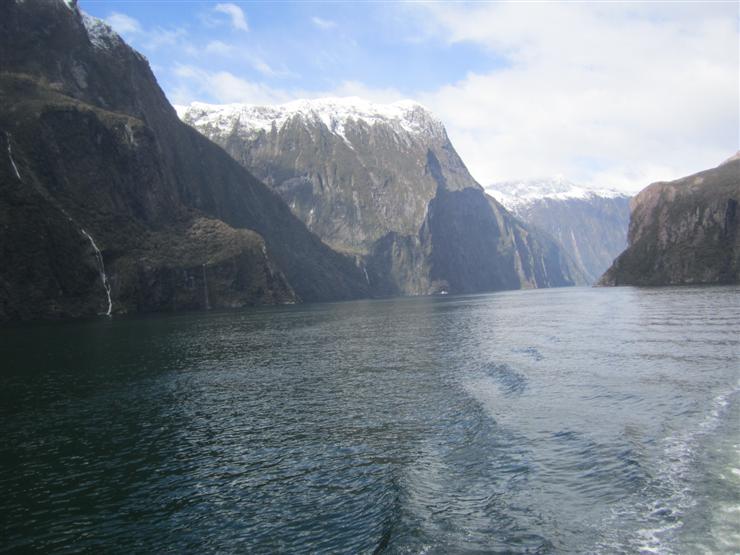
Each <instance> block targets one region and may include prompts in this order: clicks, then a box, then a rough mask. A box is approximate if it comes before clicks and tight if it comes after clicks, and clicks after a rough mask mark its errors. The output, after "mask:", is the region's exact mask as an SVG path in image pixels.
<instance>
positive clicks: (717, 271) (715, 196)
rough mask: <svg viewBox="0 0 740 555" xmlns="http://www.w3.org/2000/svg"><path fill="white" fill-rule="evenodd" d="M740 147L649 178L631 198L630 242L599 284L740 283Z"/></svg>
mask: <svg viewBox="0 0 740 555" xmlns="http://www.w3.org/2000/svg"><path fill="white" fill-rule="evenodd" d="M739 202H740V153H738V154H737V155H735V156H733V157H732V158H730V159H729V160H727V161H726V162H725V163H723V164H721V165H720V166H718V167H716V168H713V169H710V170H706V171H703V172H700V173H697V174H694V175H690V176H688V177H684V178H682V179H678V180H676V181H671V182H659V183H653V184H652V185H650V186H648V187H647V188H645V189H643V190H642V191H641V192H640V193H639V194H638V195H637V196H635V197H634V198H633V199H632V202H631V211H632V213H631V217H630V227H629V237H628V240H629V246H628V247H627V250H625V251H624V252H623V253H622V254H621V255H620V256H619V257H618V258H617V259H616V260H615V261H614V264H613V265H612V267H611V268H609V270H608V271H607V272H606V273H605V274H604V275H603V276H602V278H601V280H600V284H601V285H684V284H720V283H740V231H739V230H738V226H739V224H738V220H739V219H740V210H738V203H739Z"/></svg>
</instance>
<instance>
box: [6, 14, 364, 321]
mask: <svg viewBox="0 0 740 555" xmlns="http://www.w3.org/2000/svg"><path fill="white" fill-rule="evenodd" d="M0 68H1V70H2V71H1V73H0V229H1V230H2V233H0V261H2V263H1V264H0V321H2V320H14V319H31V318H64V317H81V316H90V315H94V314H98V313H101V312H102V313H105V312H106V311H107V308H108V296H107V291H106V288H107V287H109V288H110V293H111V297H112V305H113V312H114V313H121V312H132V311H152V310H172V309H199V308H208V307H214V308H216V307H231V306H244V305H248V304H256V303H282V302H296V301H299V300H329V299H346V298H355V297H359V296H364V295H367V293H368V290H367V284H366V281H365V278H364V275H363V273H362V271H361V269H360V268H358V267H357V266H356V265H355V263H354V261H353V260H352V259H351V258H349V257H346V256H343V255H340V254H338V253H336V252H334V251H332V250H331V249H330V248H328V247H327V246H326V245H325V244H323V243H322V242H321V240H320V239H319V238H318V237H316V236H315V235H313V234H312V233H310V232H309V231H308V230H307V229H306V227H305V226H304V225H303V224H302V223H301V222H300V221H299V220H298V219H297V218H295V217H294V216H293V214H292V213H291V212H290V210H289V209H288V207H287V206H285V204H284V203H283V202H282V200H281V199H280V198H279V197H278V196H277V195H275V194H274V193H273V192H272V191H270V190H269V189H268V188H267V187H265V186H264V185H263V184H262V183H260V182H259V181H258V180H257V179H256V178H254V177H253V176H252V175H251V174H250V173H248V172H247V171H246V170H244V168H242V167H241V166H240V165H239V164H237V163H235V162H234V161H233V160H232V159H231V158H230V157H229V156H228V155H227V154H226V153H225V152H224V151H223V150H221V149H220V148H219V147H217V146H216V145H214V144H213V143H211V142H210V141H208V140H207V139H205V138H204V137H202V136H201V135H200V134H198V133H197V132H196V131H194V130H193V129H191V128H190V127H188V126H187V125H184V124H183V123H181V122H180V121H179V119H178V118H177V115H176V113H175V111H174V109H173V108H172V107H171V106H170V105H169V103H168V102H167V100H166V98H165V96H164V94H163V93H162V91H161V90H160V89H159V87H158V85H157V83H156V80H155V78H154V76H153V75H152V73H151V70H150V68H149V66H148V63H147V62H146V60H145V59H144V58H143V57H142V56H141V55H140V54H138V53H137V52H135V51H134V50H132V49H131V48H129V47H128V46H127V45H126V44H125V43H124V42H123V41H122V40H121V39H120V37H118V35H116V34H115V33H113V32H112V31H111V30H110V29H109V28H108V27H107V26H105V25H104V24H102V23H100V22H98V21H96V20H92V19H89V18H86V19H84V21H83V16H82V15H81V14H80V13H79V11H78V10H77V9H76V8H75V7H69V6H68V4H67V3H66V2H64V1H62V0H35V1H33V2H30V1H29V2H16V1H13V0H10V1H8V2H3V3H1V4H0ZM103 273H104V275H105V279H104V278H103V277H102V276H103Z"/></svg>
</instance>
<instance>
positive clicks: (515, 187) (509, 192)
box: [486, 175, 629, 210]
mask: <svg viewBox="0 0 740 555" xmlns="http://www.w3.org/2000/svg"><path fill="white" fill-rule="evenodd" d="M486 190H487V192H488V194H490V195H491V196H492V197H494V198H495V199H496V200H497V201H499V202H500V203H501V204H503V205H504V206H505V207H506V208H507V209H509V210H515V209H516V208H519V207H522V206H526V205H527V204H530V203H532V202H534V201H537V200H541V199H553V200H567V199H589V198H594V197H602V198H616V197H620V196H629V195H626V194H625V193H622V192H620V191H616V190H614V189H590V188H586V187H582V186H580V185H576V184H575V183H573V182H571V181H568V180H567V179H565V177H563V176H562V175H557V176H555V177H553V178H550V179H531V180H522V181H504V182H501V183H494V184H493V185H491V186H490V187H487V189H486Z"/></svg>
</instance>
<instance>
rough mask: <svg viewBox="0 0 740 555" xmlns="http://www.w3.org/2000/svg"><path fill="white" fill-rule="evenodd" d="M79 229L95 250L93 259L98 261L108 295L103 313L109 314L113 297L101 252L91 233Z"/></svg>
mask: <svg viewBox="0 0 740 555" xmlns="http://www.w3.org/2000/svg"><path fill="white" fill-rule="evenodd" d="M80 231H81V232H82V234H83V235H84V236H85V237H87V239H88V241H90V244H91V245H92V248H93V250H94V251H95V259H96V260H97V262H98V270H99V271H100V280H101V281H102V282H103V288H104V289H105V294H106V296H107V297H108V310H107V311H106V313H105V315H106V316H110V315H111V312H113V299H112V298H111V296H110V282H109V281H108V276H107V275H106V273H105V264H104V263H103V254H102V253H101V252H100V249H99V248H98V245H96V244H95V239H93V238H92V235H90V234H89V233H88V232H87V231H85V230H84V229H83V228H80Z"/></svg>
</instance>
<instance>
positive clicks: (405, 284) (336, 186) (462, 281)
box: [178, 98, 585, 294]
mask: <svg viewBox="0 0 740 555" xmlns="http://www.w3.org/2000/svg"><path fill="white" fill-rule="evenodd" d="M178 113H179V114H180V116H181V118H182V119H183V120H184V121H185V122H187V123H189V124H191V125H192V126H193V127H195V128H196V129H198V130H199V131H201V132H202V133H203V134H205V135H206V136H207V137H209V138H211V139H212V140H213V141H214V142H216V143H217V144H219V145H220V146H222V147H223V148H224V149H225V150H226V151H227V152H228V153H229V154H231V155H232V157H234V159H236V160H237V161H239V162H240V163H241V164H242V165H243V166H244V167H246V168H248V169H250V171H252V172H254V173H255V175H256V176H257V177H259V178H260V179H262V180H264V182H265V183H267V184H268V185H269V186H270V187H272V188H273V190H274V191H276V192H277V193H278V194H280V195H281V196H282V197H283V199H284V200H285V201H286V202H287V203H288V205H289V206H290V207H291V209H292V210H293V213H294V214H295V215H296V216H298V217H299V218H300V219H301V220H303V222H305V223H306V225H307V226H308V227H309V229H311V230H312V231H314V232H315V233H317V234H318V235H319V236H320V237H321V238H322V239H323V240H324V241H325V242H326V243H327V244H329V245H331V246H332V247H333V248H335V249H337V250H340V251H343V252H347V253H350V254H352V255H354V256H355V257H356V260H357V264H358V266H360V267H361V268H362V269H363V270H364V271H365V272H366V276H367V281H368V283H369V285H370V287H371V289H372V291H373V292H374V293H375V294H427V293H435V292H440V291H448V292H476V291H489V290H495V289H515V288H523V287H524V288H529V287H549V286H559V285H572V284H574V283H579V282H582V281H585V279H584V278H583V276H582V274H581V273H580V272H579V270H578V268H577V267H576V265H575V264H574V263H573V262H572V261H571V260H570V259H569V257H568V256H567V255H564V254H563V253H561V252H559V247H558V246H557V245H556V244H555V243H554V242H553V241H552V240H551V239H549V238H548V237H546V236H545V234H542V233H533V232H531V231H530V230H529V229H527V227H526V226H524V225H523V224H522V223H521V222H520V221H518V220H517V219H516V218H514V217H512V216H511V215H510V214H509V213H508V212H507V211H506V210H505V209H504V208H503V207H502V206H501V205H500V204H499V203H497V202H496V201H495V200H492V199H490V198H488V197H487V196H486V194H485V192H484V191H483V189H482V188H481V187H480V186H479V185H478V184H477V183H476V182H475V180H474V179H473V178H472V176H471V175H470V174H469V173H468V170H467V168H466V167H465V164H464V163H463V162H462V160H461V159H460V157H459V156H458V154H457V152H455V149H454V147H453V146H452V144H451V142H450V140H449V138H448V137H447V133H446V132H445V129H444V126H443V125H442V123H441V122H440V121H439V120H438V119H437V118H435V117H434V116H433V115H432V114H431V113H430V112H429V111H428V110H426V109H425V108H424V107H422V106H420V105H419V104H416V103H414V102H409V101H404V102H397V103H394V104H385V105H382V104H372V103H369V102H366V101H363V100H361V99H357V98H326V99H318V100H300V101H295V102H291V103H288V104H284V105H280V106H251V105H239V104H234V105H224V106H217V105H208V104H202V103H194V104H192V105H190V106H186V107H179V108H178Z"/></svg>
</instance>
